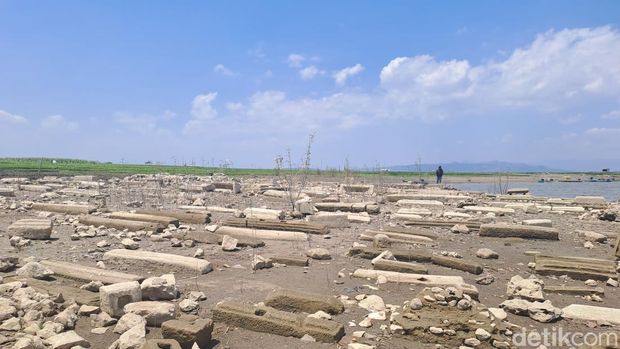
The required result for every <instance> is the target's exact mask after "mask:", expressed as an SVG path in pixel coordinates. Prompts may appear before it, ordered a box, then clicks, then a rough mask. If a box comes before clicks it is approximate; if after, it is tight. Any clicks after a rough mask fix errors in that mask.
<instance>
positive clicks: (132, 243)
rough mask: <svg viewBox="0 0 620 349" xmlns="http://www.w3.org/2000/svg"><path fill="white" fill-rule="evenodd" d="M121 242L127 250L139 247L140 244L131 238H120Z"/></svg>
mask: <svg viewBox="0 0 620 349" xmlns="http://www.w3.org/2000/svg"><path fill="white" fill-rule="evenodd" d="M121 244H122V245H123V247H125V248H126V249H128V250H137V249H138V248H139V247H140V244H139V243H137V242H135V241H133V240H132V239H123V240H121Z"/></svg>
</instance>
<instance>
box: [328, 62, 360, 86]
mask: <svg viewBox="0 0 620 349" xmlns="http://www.w3.org/2000/svg"><path fill="white" fill-rule="evenodd" d="M362 70H364V66H362V65H361V64H359V63H358V64H356V65H354V66H352V67H346V68H344V69H341V70H338V71H337V72H335V73H334V80H335V81H336V83H337V84H338V85H344V83H345V82H347V79H348V78H350V77H352V76H355V75H357V74H359V73H361V72H362Z"/></svg>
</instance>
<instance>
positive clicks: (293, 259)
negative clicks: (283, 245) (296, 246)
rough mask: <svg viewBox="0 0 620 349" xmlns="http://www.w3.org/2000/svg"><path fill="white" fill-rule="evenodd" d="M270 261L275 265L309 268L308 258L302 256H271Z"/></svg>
mask: <svg viewBox="0 0 620 349" xmlns="http://www.w3.org/2000/svg"><path fill="white" fill-rule="evenodd" d="M269 259H271V261H272V262H273V263H279V264H286V265H294V266H298V267H306V266H308V258H307V257H301V256H282V255H279V256H269Z"/></svg>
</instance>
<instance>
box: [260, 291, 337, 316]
mask: <svg viewBox="0 0 620 349" xmlns="http://www.w3.org/2000/svg"><path fill="white" fill-rule="evenodd" d="M265 305H267V306H270V307H272V308H275V309H278V310H282V311H290V312H306V313H310V314H312V313H316V312H317V311H319V310H322V311H324V312H326V313H329V314H340V313H342V312H343V311H344V305H343V304H342V302H341V301H340V300H338V299H336V298H335V297H332V296H325V295H321V294H313V293H306V292H301V291H295V290H289V289H278V290H275V291H273V292H272V293H271V294H270V295H269V297H267V299H266V300H265Z"/></svg>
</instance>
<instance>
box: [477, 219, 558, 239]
mask: <svg viewBox="0 0 620 349" xmlns="http://www.w3.org/2000/svg"><path fill="white" fill-rule="evenodd" d="M480 236H485V237H496V238H507V237H515V238H522V239H544V240H558V239H559V232H558V230H557V229H554V228H546V227H537V226H524V225H519V224H500V223H497V224H482V225H481V226H480Z"/></svg>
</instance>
